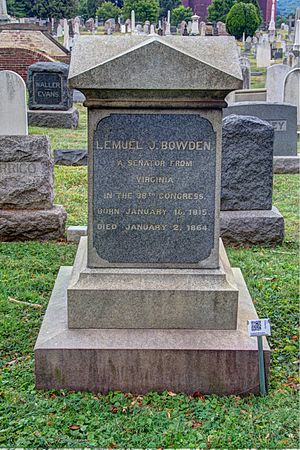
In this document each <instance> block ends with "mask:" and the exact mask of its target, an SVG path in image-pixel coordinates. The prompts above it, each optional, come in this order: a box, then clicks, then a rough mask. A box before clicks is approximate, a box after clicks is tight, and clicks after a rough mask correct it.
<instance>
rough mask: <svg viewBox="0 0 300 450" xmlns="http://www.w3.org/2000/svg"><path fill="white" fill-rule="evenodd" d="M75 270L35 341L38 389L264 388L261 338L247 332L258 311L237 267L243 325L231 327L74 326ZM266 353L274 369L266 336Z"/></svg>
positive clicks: (63, 277)
mask: <svg viewBox="0 0 300 450" xmlns="http://www.w3.org/2000/svg"><path fill="white" fill-rule="evenodd" d="M71 273H72V267H61V269H60V272H59V274H58V277H57V280H56V283H55V286H54V289H53V292H52V296H51V299H50V302H49V305H48V308H47V311H46V314H45V317H44V320H43V324H42V327H41V330H40V333H39V336H38V339H37V342H36V345H35V350H34V351H35V375H36V387H37V389H69V390H79V391H92V392H103V393H106V392H108V391H110V390H120V391H123V392H132V393H139V394H142V393H146V392H149V391H158V392H162V391H164V390H171V391H174V392H185V393H187V394H193V392H195V391H200V392H202V393H203V394H218V395H230V394H236V395H241V394H249V393H258V392H259V374H258V353H257V340H256V339H255V338H250V337H248V334H247V320H248V319H256V318H257V315H256V311H255V308H254V306H253V303H252V301H251V297H250V295H249V292H248V290H247V287H246V284H245V281H244V279H243V275H242V273H241V271H240V270H239V269H233V274H234V278H235V281H236V284H237V286H238V289H239V312H238V323H237V329H236V330H225V331H224V330H214V331H211V330H175V329H173V330H166V329H164V330H162V329H159V330H157V329H156V330H153V329H152V330H151V329H88V330H87V329H68V325H67V287H68V285H69V283H70V278H71ZM121 320H122V317H121V316H120V321H121ZM264 356H265V364H266V374H268V370H269V362H270V349H269V346H268V343H267V341H266V340H265V338H264Z"/></svg>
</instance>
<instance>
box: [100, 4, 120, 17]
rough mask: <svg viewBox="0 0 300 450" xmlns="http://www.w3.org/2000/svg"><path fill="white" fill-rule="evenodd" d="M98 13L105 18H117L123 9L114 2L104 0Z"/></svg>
mask: <svg viewBox="0 0 300 450" xmlns="http://www.w3.org/2000/svg"><path fill="white" fill-rule="evenodd" d="M96 14H97V16H98V17H101V19H103V20H107V19H117V18H118V16H120V15H121V9H120V8H118V6H116V5H114V4H113V3H112V2H103V3H102V4H101V5H100V6H99V8H98V9H97V11H96Z"/></svg>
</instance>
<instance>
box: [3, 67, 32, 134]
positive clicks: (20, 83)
mask: <svg viewBox="0 0 300 450" xmlns="http://www.w3.org/2000/svg"><path fill="white" fill-rule="evenodd" d="M0 98H1V102H0V135H14V136H17V135H27V134H28V125H27V107H26V85H25V82H24V80H23V78H21V77H20V75H18V74H17V73H15V72H12V71H10V70H2V71H1V72H0Z"/></svg>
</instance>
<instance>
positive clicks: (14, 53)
mask: <svg viewBox="0 0 300 450" xmlns="http://www.w3.org/2000/svg"><path fill="white" fill-rule="evenodd" d="M48 61H53V60H52V59H50V58H47V57H46V56H45V55H42V54H40V53H38V52H34V51H30V50H26V49H23V48H0V70H12V71H13V72H17V73H18V74H19V75H21V77H22V78H23V79H24V81H26V79H27V70H28V67H29V66H30V65H31V64H34V63H36V62H48ZM60 61H61V62H65V63H67V64H69V57H68V56H66V57H65V58H64V57H61V58H60Z"/></svg>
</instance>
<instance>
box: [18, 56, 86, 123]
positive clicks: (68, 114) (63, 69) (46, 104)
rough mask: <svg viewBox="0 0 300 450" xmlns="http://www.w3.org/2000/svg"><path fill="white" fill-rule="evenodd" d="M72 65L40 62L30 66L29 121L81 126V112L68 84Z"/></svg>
mask: <svg viewBox="0 0 300 450" xmlns="http://www.w3.org/2000/svg"><path fill="white" fill-rule="evenodd" d="M68 73H69V66H68V65H67V64H64V63H61V62H38V63H35V64H32V65H31V66H29V69H28V79H27V85H28V93H29V100H28V108H29V109H28V121H29V124H30V125H33V126H40V127H51V128H77V127H78V122H79V112H78V110H77V109H76V108H75V107H73V90H72V89H69V87H68Z"/></svg>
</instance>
